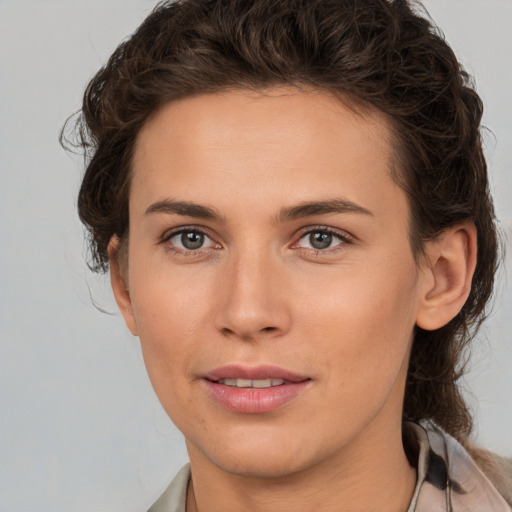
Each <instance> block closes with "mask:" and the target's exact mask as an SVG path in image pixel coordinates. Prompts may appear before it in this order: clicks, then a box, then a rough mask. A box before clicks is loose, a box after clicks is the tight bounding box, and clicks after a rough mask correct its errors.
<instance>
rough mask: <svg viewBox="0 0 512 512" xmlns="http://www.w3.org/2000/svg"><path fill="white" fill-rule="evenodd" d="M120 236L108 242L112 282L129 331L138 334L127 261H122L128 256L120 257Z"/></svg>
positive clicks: (118, 305)
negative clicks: (127, 273) (129, 286)
mask: <svg viewBox="0 0 512 512" xmlns="http://www.w3.org/2000/svg"><path fill="white" fill-rule="evenodd" d="M119 251H120V249H119V238H118V237H117V236H116V235H114V236H113V237H112V238H111V239H110V242H109V244H108V261H109V267H110V284H111V285H112V291H113V292H114V297H115V299H116V302H117V307H118V308H119V311H121V314H122V315H123V318H124V321H125V323H126V326H127V327H128V329H129V331H130V332H131V333H132V334H133V335H134V336H137V335H138V334H137V324H136V322H135V317H134V315H133V308H132V301H131V297H130V291H129V289H128V282H127V278H126V268H125V267H127V262H126V261H122V260H124V259H126V258H120V257H119V256H120V254H119Z"/></svg>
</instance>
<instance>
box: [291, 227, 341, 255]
mask: <svg viewBox="0 0 512 512" xmlns="http://www.w3.org/2000/svg"><path fill="white" fill-rule="evenodd" d="M343 242H345V240H344V238H343V237H342V236H341V235H338V234H336V233H332V232H330V231H325V230H321V229H317V230H314V231H309V232H308V233H305V234H304V235H303V236H302V237H301V238H300V240H299V241H298V243H297V245H298V247H304V248H307V249H315V250H317V251H321V250H325V249H331V248H332V247H336V246H338V245H341V244H342V243H343Z"/></svg>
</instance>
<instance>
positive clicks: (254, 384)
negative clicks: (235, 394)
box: [216, 379, 285, 389]
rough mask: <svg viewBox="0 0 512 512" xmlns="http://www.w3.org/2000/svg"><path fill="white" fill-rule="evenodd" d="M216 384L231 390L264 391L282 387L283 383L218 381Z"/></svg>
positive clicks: (239, 380)
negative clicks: (251, 389)
mask: <svg viewBox="0 0 512 512" xmlns="http://www.w3.org/2000/svg"><path fill="white" fill-rule="evenodd" d="M216 382H217V383H218V384H224V386H229V387H231V388H254V389H266V388H271V387H275V386H282V385H283V384H284V383H285V381H284V380H283V379H254V380H251V379H219V380H218V381H216Z"/></svg>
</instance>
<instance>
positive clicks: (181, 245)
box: [167, 229, 215, 251]
mask: <svg viewBox="0 0 512 512" xmlns="http://www.w3.org/2000/svg"><path fill="white" fill-rule="evenodd" d="M167 242H169V243H171V244H172V245H174V246H175V247H177V248H178V249H181V250H185V251H197V250H198V249H205V248H208V247H214V246H215V242H214V241H213V240H212V239H211V238H210V237H209V236H207V235H206V234H205V233H203V232H202V231H196V230H191V229H188V230H183V231H178V232H177V233H173V234H172V235H171V236H170V237H169V238H168V239H167Z"/></svg>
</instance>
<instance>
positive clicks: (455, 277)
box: [416, 222, 477, 331]
mask: <svg viewBox="0 0 512 512" xmlns="http://www.w3.org/2000/svg"><path fill="white" fill-rule="evenodd" d="M425 253H426V258H425V263H424V264H423V268H422V277H421V279H422V283H423V286H422V288H423V289H422V291H421V297H420V306H419V310H418V313H417V317H416V325H417V326H418V327H421V328H422V329H425V330H428V331H432V330H435V329H439V328H440V327H443V326H444V325H446V324H447V323H448V322H450V320H452V319H453V318H454V317H455V316H456V315H457V314H458V313H459V311H460V310H461V309H462V306H464V303H465V302H466V300H467V298H468V296H469V293H470V291H471V281H472V279H473V274H474V272H475V267H476V255H477V233H476V227H475V225H474V224H473V223H471V222H468V223H464V224H460V225H458V226H454V227H452V228H449V229H447V230H445V231H443V232H442V233H441V234H440V235H439V237H437V238H436V239H435V240H432V241H429V242H427V244H426V247H425Z"/></svg>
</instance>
